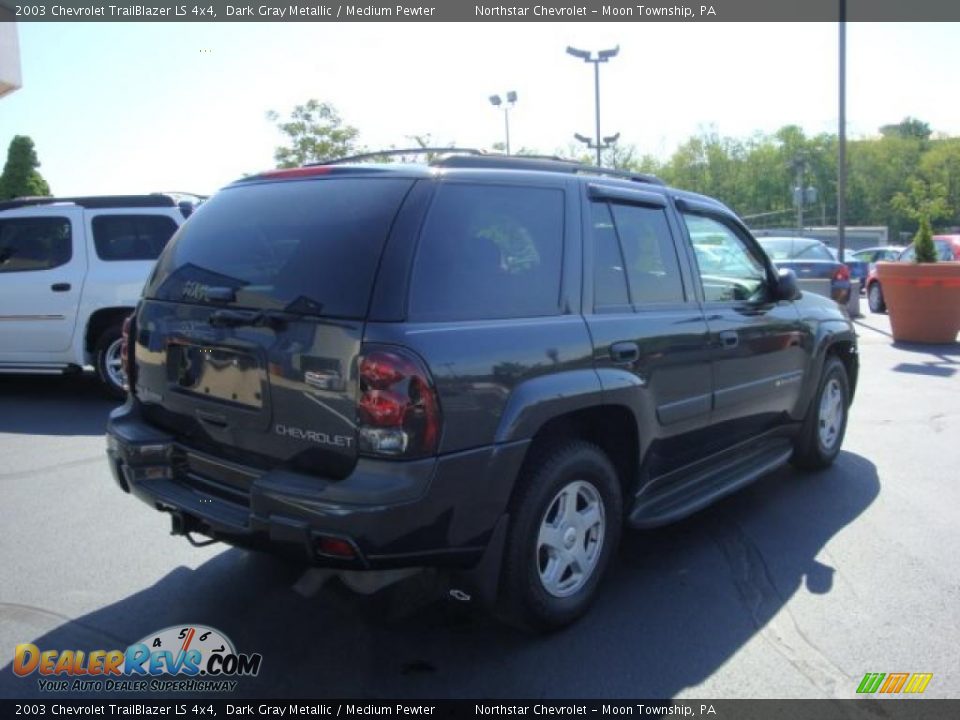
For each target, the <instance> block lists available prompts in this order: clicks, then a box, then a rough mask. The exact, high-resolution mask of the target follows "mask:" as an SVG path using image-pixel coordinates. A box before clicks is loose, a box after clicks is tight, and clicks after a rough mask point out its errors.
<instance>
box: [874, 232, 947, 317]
mask: <svg viewBox="0 0 960 720" xmlns="http://www.w3.org/2000/svg"><path fill="white" fill-rule="evenodd" d="M933 242H934V244H935V245H936V246H937V259H939V260H940V261H942V262H949V261H951V260H957V261H960V235H934V236H933ZM915 255H916V250H914V248H913V245H912V244H911V245H910V246H909V247H908V248H907V249H906V250H904V251H903V252H902V253H900V257H898V258H897V260H896V261H897V262H913V259H914V256H915ZM867 304H868V305H869V306H870V311H871V312H875V313H882V312H886V311H887V303H886V302H884V299H883V288H882V287H880V280H879V279H878V278H877V266H876V264H871V265H870V274H869V275H867Z"/></svg>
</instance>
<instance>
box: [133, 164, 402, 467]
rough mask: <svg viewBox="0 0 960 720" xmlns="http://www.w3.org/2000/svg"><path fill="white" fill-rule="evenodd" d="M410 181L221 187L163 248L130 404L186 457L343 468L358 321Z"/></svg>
mask: <svg viewBox="0 0 960 720" xmlns="http://www.w3.org/2000/svg"><path fill="white" fill-rule="evenodd" d="M412 184H413V181H412V180H410V179H403V178H397V177H390V178H383V177H380V178H375V177H356V176H352V177H325V178H321V179H317V178H313V179H308V180H286V181H281V182H248V183H239V184H237V185H235V186H231V187H229V188H227V189H225V190H223V191H221V192H220V193H219V194H217V195H216V196H214V197H213V198H212V199H211V200H209V201H208V202H207V203H205V204H204V205H203V206H202V207H201V208H200V209H199V210H198V211H197V212H196V213H195V214H194V215H193V216H191V218H190V222H189V223H187V224H186V225H184V226H183V227H182V228H181V230H180V231H179V232H178V233H177V235H175V236H174V238H173V240H171V242H170V244H169V245H168V246H167V249H166V250H165V251H164V253H163V255H162V256H161V258H160V260H159V261H158V264H157V268H156V270H155V272H154V274H153V276H152V277H151V279H150V280H149V282H148V284H147V287H146V290H145V298H144V302H143V303H142V305H141V309H140V312H139V314H138V318H137V326H136V349H135V358H136V381H135V392H136V397H137V398H138V400H139V401H140V402H141V403H142V404H143V408H144V412H145V414H146V416H147V417H148V418H149V419H150V420H151V421H152V422H153V423H154V424H156V425H158V426H160V427H162V428H165V429H166V430H168V431H169V432H171V433H173V434H174V435H175V436H176V437H177V438H178V439H179V440H180V441H181V442H182V443H183V445H184V446H185V447H186V448H187V450H188V451H189V450H196V451H200V452H202V451H209V452H210V453H211V454H215V455H216V456H217V458H222V459H228V460H229V459H233V460H236V461H237V462H239V463H242V464H244V465H252V466H255V467H260V468H265V469H266V468H276V467H278V466H288V467H290V468H292V469H296V470H299V471H304V472H311V473H315V474H319V475H323V476H325V477H334V478H335V477H340V476H343V475H345V474H347V473H349V472H350V470H351V469H352V467H353V465H354V463H355V461H356V457H357V447H356V425H355V419H356V406H355V403H356V397H357V391H356V373H355V370H354V363H355V359H356V357H357V354H358V352H359V349H360V342H361V339H362V337H363V329H364V318H365V317H366V314H367V309H368V305H369V302H370V296H371V289H372V286H373V282H374V276H375V274H376V271H377V266H378V263H379V260H380V255H381V252H382V250H383V247H384V243H385V242H386V239H387V235H388V233H389V231H390V227H391V223H392V222H393V218H394V217H395V215H396V213H397V211H398V208H399V207H400V205H401V203H402V202H403V200H404V197H405V196H406V194H407V192H408V191H409V189H410V187H411V186H412Z"/></svg>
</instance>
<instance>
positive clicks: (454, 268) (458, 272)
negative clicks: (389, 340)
mask: <svg viewBox="0 0 960 720" xmlns="http://www.w3.org/2000/svg"><path fill="white" fill-rule="evenodd" d="M563 212H564V195H563V191H562V190H559V189H554V188H537V187H526V186H523V187H521V186H505V185H480V184H466V183H463V184H461V183H448V184H442V185H441V186H440V188H439V189H438V190H437V194H436V196H435V197H434V200H433V204H432V205H431V208H430V211H429V212H428V214H427V219H426V222H425V224H424V228H423V232H422V234H421V237H420V243H419V247H418V249H417V257H416V262H415V264H414V269H413V275H412V279H411V289H410V306H409V315H410V319H411V320H482V319H501V318H518V317H540V316H547V315H557V314H559V313H560V281H561V264H562V258H563V230H564V220H563Z"/></svg>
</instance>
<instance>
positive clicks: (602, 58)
mask: <svg viewBox="0 0 960 720" xmlns="http://www.w3.org/2000/svg"><path fill="white" fill-rule="evenodd" d="M619 52H620V46H619V45H617V46H616V47H615V48H612V49H610V50H600V51H599V52H598V53H597V56H596V57H593V55H592V54H591V53H590V51H589V50H578V49H577V48H575V47H570V46H567V54H568V55H573V56H574V57H575V58H580V59H581V60H583V61H584V62H588V63H593V89H594V93H593V94H594V104H595V107H596V113H597V133H596V135H594V137H595V138H597V144H596V146H595V147H596V149H597V167H600V151H601V150H602V149H603V148H602V147H601V142H600V137H601V136H600V63H605V62H608V61H609V60H610V58H612V57H616V56H617V53H619ZM578 139H579V138H578ZM604 140H606V138H604ZM581 142H583V141H582V140H581Z"/></svg>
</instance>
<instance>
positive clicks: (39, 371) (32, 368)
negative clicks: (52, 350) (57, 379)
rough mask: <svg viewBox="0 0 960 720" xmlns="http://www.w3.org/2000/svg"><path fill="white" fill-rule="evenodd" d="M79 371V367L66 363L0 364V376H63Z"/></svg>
mask: <svg viewBox="0 0 960 720" xmlns="http://www.w3.org/2000/svg"><path fill="white" fill-rule="evenodd" d="M80 369H81V368H80V367H79V366H77V365H70V364H68V363H47V364H44V365H26V364H14V363H11V364H9V365H7V364H5V363H0V374H7V375H63V373H65V372H76V371H77V370H80Z"/></svg>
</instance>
